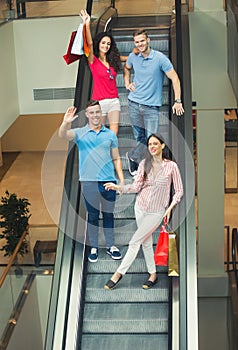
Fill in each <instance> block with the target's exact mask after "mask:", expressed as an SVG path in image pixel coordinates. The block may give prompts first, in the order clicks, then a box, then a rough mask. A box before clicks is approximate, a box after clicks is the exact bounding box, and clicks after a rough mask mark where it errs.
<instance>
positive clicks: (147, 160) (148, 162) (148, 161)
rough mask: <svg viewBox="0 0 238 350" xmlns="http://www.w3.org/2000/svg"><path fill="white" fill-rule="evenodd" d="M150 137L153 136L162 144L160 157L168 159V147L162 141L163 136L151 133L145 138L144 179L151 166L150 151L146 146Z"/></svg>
mask: <svg viewBox="0 0 238 350" xmlns="http://www.w3.org/2000/svg"><path fill="white" fill-rule="evenodd" d="M151 137H155V138H156V139H157V140H158V141H159V142H160V143H161V145H162V144H164V145H165V148H164V149H163V150H162V159H168V160H169V156H168V149H167V146H166V144H165V142H164V139H163V137H162V136H161V135H160V134H151V135H150V136H149V137H148V139H147V152H146V155H145V165H144V180H146V178H147V176H148V174H149V172H150V170H151V168H152V161H153V157H152V155H151V154H150V152H149V151H148V146H149V141H150V138H151Z"/></svg>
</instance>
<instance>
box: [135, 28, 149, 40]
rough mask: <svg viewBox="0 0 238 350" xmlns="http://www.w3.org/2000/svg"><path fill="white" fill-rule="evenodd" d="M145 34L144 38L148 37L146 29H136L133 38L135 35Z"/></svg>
mask: <svg viewBox="0 0 238 350" xmlns="http://www.w3.org/2000/svg"><path fill="white" fill-rule="evenodd" d="M141 34H143V35H145V37H146V38H148V34H147V31H146V30H145V29H137V30H136V31H135V32H134V33H133V38H134V37H135V36H137V35H141Z"/></svg>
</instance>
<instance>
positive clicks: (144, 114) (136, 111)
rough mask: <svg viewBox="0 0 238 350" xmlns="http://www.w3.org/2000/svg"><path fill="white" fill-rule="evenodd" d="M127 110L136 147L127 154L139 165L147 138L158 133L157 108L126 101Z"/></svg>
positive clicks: (143, 154)
mask: <svg viewBox="0 0 238 350" xmlns="http://www.w3.org/2000/svg"><path fill="white" fill-rule="evenodd" d="M128 109H129V115H130V120H131V125H132V130H133V134H134V138H135V140H136V147H135V148H134V149H133V150H131V151H130V152H129V157H130V158H131V159H133V160H134V161H135V162H137V163H138V164H139V163H140V161H141V160H142V159H143V158H144V156H145V152H146V149H147V147H146V143H147V138H148V137H149V136H150V135H151V134H153V133H158V131H159V107H156V106H145V105H143V104H139V103H136V102H133V101H130V100H128Z"/></svg>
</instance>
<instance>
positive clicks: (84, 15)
mask: <svg viewBox="0 0 238 350" xmlns="http://www.w3.org/2000/svg"><path fill="white" fill-rule="evenodd" d="M79 16H80V17H81V18H82V21H83V24H88V23H90V16H89V14H88V13H87V11H86V10H81V11H80V12H79Z"/></svg>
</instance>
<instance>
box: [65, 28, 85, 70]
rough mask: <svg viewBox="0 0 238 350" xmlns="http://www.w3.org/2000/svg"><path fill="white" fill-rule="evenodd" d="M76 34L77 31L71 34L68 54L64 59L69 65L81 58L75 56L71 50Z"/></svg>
mask: <svg viewBox="0 0 238 350" xmlns="http://www.w3.org/2000/svg"><path fill="white" fill-rule="evenodd" d="M76 34H77V31H74V32H72V33H71V37H70V41H69V45H68V49H67V53H66V54H65V55H64V56H63V58H64V60H65V62H66V63H67V64H70V63H73V62H75V61H77V60H79V59H80V57H81V56H80V55H75V54H72V53H71V48H72V45H73V42H74V39H75V36H76Z"/></svg>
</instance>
